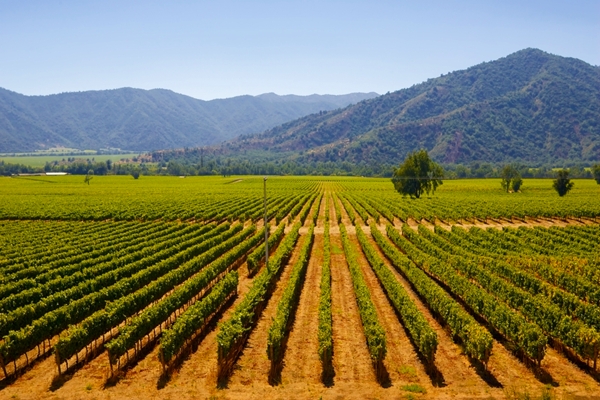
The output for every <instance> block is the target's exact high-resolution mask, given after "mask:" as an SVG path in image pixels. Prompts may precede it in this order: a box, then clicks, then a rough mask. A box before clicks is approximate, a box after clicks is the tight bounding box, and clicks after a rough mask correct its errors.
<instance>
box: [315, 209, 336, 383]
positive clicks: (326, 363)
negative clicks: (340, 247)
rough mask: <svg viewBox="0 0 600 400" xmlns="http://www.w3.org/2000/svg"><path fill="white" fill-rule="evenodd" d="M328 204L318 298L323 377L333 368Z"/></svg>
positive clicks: (320, 357)
mask: <svg viewBox="0 0 600 400" xmlns="http://www.w3.org/2000/svg"><path fill="white" fill-rule="evenodd" d="M328 215H329V202H328V201H327V202H326V203H325V216H326V217H325V218H326V220H325V231H324V233H323V265H322V269H321V284H320V288H321V294H320V297H319V328H318V338H319V359H320V360H321V364H322V366H323V372H324V373H325V375H327V374H329V373H330V372H331V369H332V368H333V365H332V358H333V326H332V323H333V320H332V316H331V251H330V237H329V220H328V219H327V216H328Z"/></svg>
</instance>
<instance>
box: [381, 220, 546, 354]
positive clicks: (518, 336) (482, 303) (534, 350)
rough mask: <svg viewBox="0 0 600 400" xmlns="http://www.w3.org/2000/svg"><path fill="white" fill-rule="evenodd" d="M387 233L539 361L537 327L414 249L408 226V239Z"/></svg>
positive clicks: (542, 340) (541, 347)
mask: <svg viewBox="0 0 600 400" xmlns="http://www.w3.org/2000/svg"><path fill="white" fill-rule="evenodd" d="M387 233H388V236H389V238H390V239H391V240H392V241H393V242H394V244H396V245H397V246H398V247H399V248H401V249H402V250H403V251H405V252H406V254H407V255H408V256H409V257H410V259H411V260H413V261H414V262H415V264H417V265H418V266H419V268H421V269H423V270H424V271H426V272H428V273H429V274H431V275H433V276H435V277H436V278H437V279H439V280H440V281H442V282H444V284H445V285H446V286H447V287H448V288H449V289H450V290H451V291H452V293H454V295H455V296H458V297H460V298H461V299H462V300H463V301H464V302H465V303H466V304H467V305H468V306H469V307H470V308H471V309H472V310H473V311H474V312H475V313H477V314H479V315H481V316H482V317H483V318H485V319H486V320H487V321H488V323H490V325H492V326H493V327H494V329H496V330H497V331H498V332H500V333H501V334H502V335H504V336H505V337H506V338H507V339H508V340H509V341H511V342H512V343H514V344H515V345H516V346H517V348H519V349H521V350H522V351H523V353H524V354H526V355H527V356H528V357H530V358H531V359H532V360H536V361H538V362H541V360H542V359H543V358H544V354H545V349H546V344H547V340H548V339H547V337H546V336H545V335H544V333H543V331H542V330H541V329H540V327H539V326H537V325H536V324H533V323H530V322H528V321H527V320H526V319H525V318H524V317H523V316H521V315H520V314H518V313H516V312H515V311H513V310H512V309H511V308H510V307H508V306H507V305H506V304H504V303H503V302H498V300H497V299H496V297H494V296H493V295H491V294H490V293H488V292H487V291H485V290H483V289H482V288H480V287H479V286H476V285H473V283H472V282H471V281H470V280H469V279H467V278H466V277H464V276H462V275H461V274H457V273H456V270H455V269H454V268H453V267H454V266H450V265H448V264H447V263H446V262H443V261H442V260H440V259H438V258H437V257H435V256H432V255H430V254H428V253H426V252H424V251H422V250H421V249H419V247H418V246H415V244H413V241H415V242H417V241H419V236H418V235H416V234H415V233H414V232H413V231H412V229H411V228H409V227H408V226H407V225H404V227H403V228H402V233H403V235H406V236H407V237H409V238H410V240H409V239H407V238H405V237H404V236H400V235H399V234H398V232H397V231H396V230H395V229H394V228H393V227H392V226H391V225H388V227H387Z"/></svg>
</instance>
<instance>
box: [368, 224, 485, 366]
mask: <svg viewBox="0 0 600 400" xmlns="http://www.w3.org/2000/svg"><path fill="white" fill-rule="evenodd" d="M387 230H388V235H390V237H393V238H396V240H398V241H400V240H401V239H400V238H399V236H398V235H397V234H396V233H393V232H392V230H393V228H392V227H391V225H390V226H388V228H387ZM371 235H373V239H375V241H376V242H377V245H378V246H379V247H380V248H381V250H382V251H383V253H384V254H385V255H386V257H388V259H389V260H390V261H391V262H392V264H393V265H394V267H395V268H396V269H398V270H399V271H400V272H401V273H402V274H403V275H404V276H405V277H406V278H407V279H408V281H409V282H410V283H411V284H412V285H413V287H414V288H415V289H416V290H417V292H418V293H419V295H420V296H421V298H423V299H424V300H425V302H426V303H427V305H428V306H429V308H430V309H431V310H432V311H433V312H434V313H436V314H437V315H439V316H440V317H441V318H442V320H443V321H444V322H445V323H446V324H447V325H448V326H449V328H450V331H451V332H452V334H453V335H454V336H456V337H458V338H459V339H460V340H461V342H462V345H463V348H464V351H465V353H466V354H467V355H469V356H470V357H473V358H475V359H478V360H480V361H482V362H484V363H487V361H488V360H489V357H490V355H491V352H492V344H493V339H492V335H490V333H489V332H488V331H487V330H485V329H484V328H482V327H481V326H480V325H479V324H478V323H477V321H475V319H474V318H473V317H472V316H471V315H470V314H469V313H467V312H466V311H465V310H463V308H462V307H461V306H460V305H459V304H458V303H457V302H456V301H455V300H454V299H453V298H452V297H450V296H449V295H448V294H447V293H446V292H445V291H444V290H443V289H442V288H441V287H439V286H438V285H437V284H436V283H435V282H434V281H433V280H432V279H431V278H430V277H429V276H427V274H426V273H424V272H423V271H422V270H420V269H419V268H417V267H416V266H415V265H414V264H413V263H412V262H411V261H410V260H409V259H408V258H407V257H406V256H405V255H404V254H402V253H401V252H400V251H399V250H398V249H397V248H396V247H395V246H393V245H392V244H391V243H390V241H389V240H387V239H386V238H385V237H384V236H383V234H382V233H381V232H379V230H378V229H377V227H376V226H375V225H371Z"/></svg>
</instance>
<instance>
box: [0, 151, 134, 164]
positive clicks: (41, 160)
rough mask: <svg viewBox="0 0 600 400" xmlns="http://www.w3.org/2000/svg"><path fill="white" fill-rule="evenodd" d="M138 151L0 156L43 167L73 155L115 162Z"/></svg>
mask: <svg viewBox="0 0 600 400" xmlns="http://www.w3.org/2000/svg"><path fill="white" fill-rule="evenodd" d="M138 155H139V154H138V153H129V154H99V155H98V154H89V155H79V156H70V155H60V156H54V155H41V156H14V157H8V156H0V161H4V162H5V163H9V164H23V165H28V166H31V167H43V166H44V165H46V163H51V162H53V161H62V160H66V159H68V158H71V157H75V158H81V159H83V160H87V159H90V160H91V159H92V158H93V159H94V160H95V161H98V162H99V161H107V160H111V161H113V162H115V161H120V160H122V159H127V158H129V159H131V158H133V157H136V156H138Z"/></svg>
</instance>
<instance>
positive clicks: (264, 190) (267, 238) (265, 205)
mask: <svg viewBox="0 0 600 400" xmlns="http://www.w3.org/2000/svg"><path fill="white" fill-rule="evenodd" d="M263 194H264V207H265V268H266V269H267V271H268V270H269V225H268V222H267V177H266V176H265V177H264V178H263Z"/></svg>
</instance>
